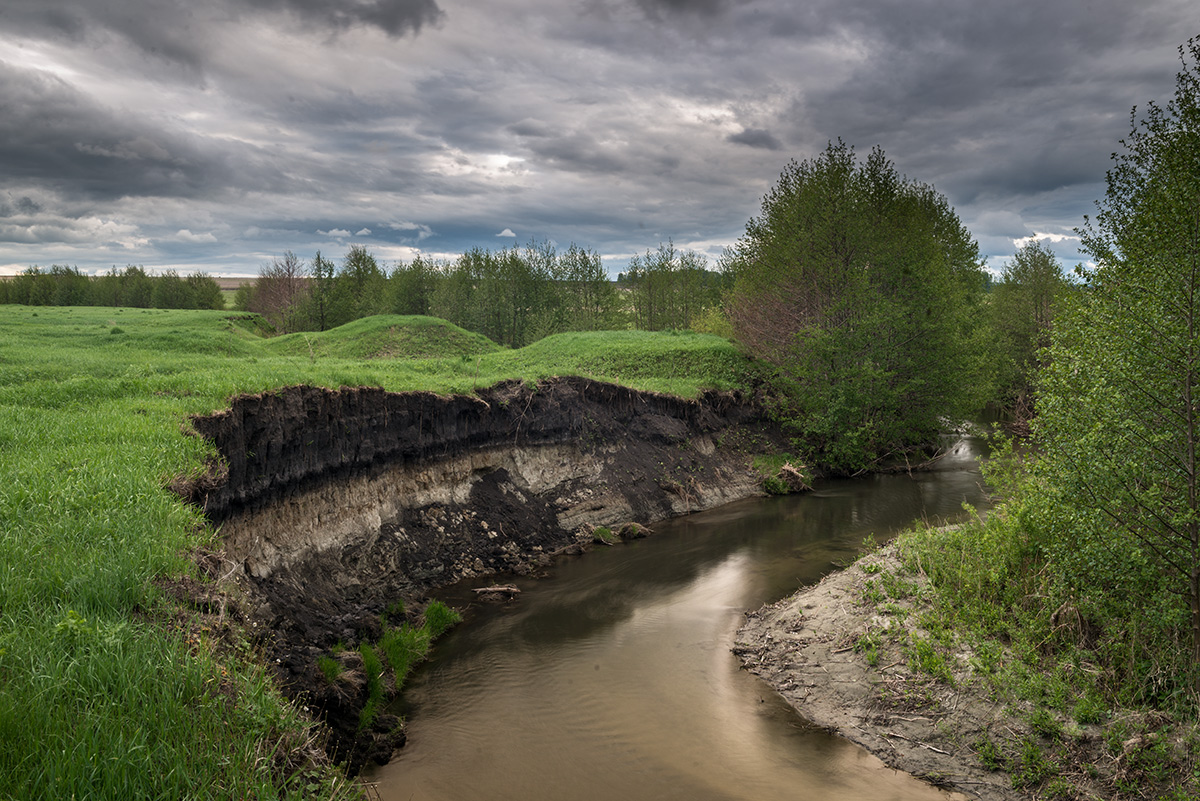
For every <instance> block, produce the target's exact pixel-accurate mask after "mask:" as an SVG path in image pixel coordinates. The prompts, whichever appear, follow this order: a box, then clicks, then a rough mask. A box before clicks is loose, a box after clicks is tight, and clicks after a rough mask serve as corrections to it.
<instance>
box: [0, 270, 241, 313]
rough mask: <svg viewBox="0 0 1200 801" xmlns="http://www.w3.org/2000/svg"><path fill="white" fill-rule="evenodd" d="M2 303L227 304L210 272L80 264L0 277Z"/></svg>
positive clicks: (178, 306) (147, 306)
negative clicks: (90, 270)
mask: <svg viewBox="0 0 1200 801" xmlns="http://www.w3.org/2000/svg"><path fill="white" fill-rule="evenodd" d="M0 303H22V304H24V305H26V306H132V307H135V308H142V309H224V308H225V296H224V295H222V294H221V287H220V286H219V285H218V284H217V282H216V280H214V279H213V278H212V277H211V276H208V275H205V274H204V273H195V274H193V275H188V276H180V275H179V274H178V273H176V272H175V271H173V270H168V271H166V272H165V273H163V274H162V275H150V274H149V273H147V272H146V271H145V270H144V269H143V268H141V267H126V268H125V269H123V270H117V269H113V270H112V271H111V272H107V273H102V274H101V275H86V274H84V273H81V272H79V269H78V268H76V267H63V266H60V265H57V264H56V265H54V266H53V267H51V268H49V269H48V270H43V269H42V268H40V267H30V268H29V269H27V270H25V271H24V272H23V273H21V274H20V275H17V276H14V277H13V278H12V279H10V280H8V281H0Z"/></svg>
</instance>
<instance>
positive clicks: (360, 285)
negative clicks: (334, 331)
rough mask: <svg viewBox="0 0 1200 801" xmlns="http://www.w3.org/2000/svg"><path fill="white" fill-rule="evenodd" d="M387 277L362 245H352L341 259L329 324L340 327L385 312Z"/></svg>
mask: <svg viewBox="0 0 1200 801" xmlns="http://www.w3.org/2000/svg"><path fill="white" fill-rule="evenodd" d="M386 282H387V276H386V275H384V273H383V270H381V269H380V268H379V263H378V262H377V261H375V257H374V256H372V255H371V253H370V251H368V250H367V249H366V248H365V247H363V246H362V245H351V246H350V250H349V251H347V252H346V255H345V256H344V257H343V258H342V268H341V270H340V271H338V274H337V276H336V278H335V280H334V285H333V291H332V293H331V302H330V326H331V327H333V326H339V325H343V324H345V323H348V322H350V321H351V320H357V319H358V318H360V317H367V316H369V315H372V314H379V313H381V312H383V311H385V308H384V297H385V292H384V290H385V288H386V286H387V284H386Z"/></svg>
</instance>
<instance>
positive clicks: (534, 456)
mask: <svg viewBox="0 0 1200 801" xmlns="http://www.w3.org/2000/svg"><path fill="white" fill-rule="evenodd" d="M193 424H194V427H195V430H196V432H197V433H198V434H200V435H202V436H205V437H207V438H209V439H211V440H212V441H213V443H214V444H215V446H216V448H217V450H218V452H219V454H220V458H219V460H218V461H217V462H216V463H214V464H213V466H212V469H211V470H210V471H209V472H208V474H207V475H204V476H201V477H198V478H195V479H193V480H192V481H190V482H188V483H186V485H183V486H181V487H180V491H181V492H182V493H183V494H185V495H186V496H187V497H189V498H190V499H191V500H192V501H193V502H195V503H197V504H198V505H200V506H201V507H202V508H203V509H204V510H205V513H206V514H207V515H208V517H209V519H210V520H212V521H213V522H214V523H215V524H218V525H220V527H221V542H222V544H223V549H224V550H223V552H221V553H219V554H215V555H213V558H214V559H218V560H220V561H221V562H222V566H221V568H220V569H219V570H218V571H214V572H216V573H218V574H220V575H223V576H225V577H226V578H227V580H228V581H232V582H236V584H237V588H238V590H237V591H238V592H239V593H240V595H241V596H242V598H241V603H240V607H241V608H242V609H243V610H245V613H246V615H247V618H248V622H249V623H250V625H251V627H252V628H255V629H257V630H258V631H262V632H266V634H264V635H263V636H262V642H263V645H264V647H265V648H266V649H267V652H268V655H269V657H271V661H272V663H273V664H274V665H275V666H276V670H277V674H278V676H277V677H278V679H279V682H280V684H281V686H282V687H283V688H284V689H285V690H286V691H287V692H288V693H289V694H291V695H293V696H294V697H297V698H300V697H303V698H304V699H305V703H307V704H309V705H310V706H313V707H314V708H315V711H316V712H317V714H318V715H320V716H321V717H323V718H324V719H325V720H326V721H327V722H328V723H329V724H330V726H331V727H332V728H333V730H334V732H335V736H334V738H333V742H332V747H331V750H332V752H333V753H334V755H335V758H336V759H338V760H339V761H346V762H348V763H349V764H350V765H351V766H352V768H357V767H358V766H360V765H362V764H363V763H364V762H365V761H367V760H376V761H379V760H383V759H386V758H387V757H388V756H389V755H390V753H391V750H392V749H393V747H394V746H396V745H398V744H399V743H400V742H402V741H403V732H402V729H400V728H399V727H398V721H397V720H396V719H395V718H392V717H390V716H387V715H380V716H378V717H377V718H376V719H375V720H374V721H373V724H372V725H371V726H367V727H364V726H362V725H360V723H361V719H360V712H361V709H362V708H363V706H364V705H365V704H366V703H367V701H368V695H367V689H366V685H367V684H369V682H367V681H362V680H358V679H357V678H356V677H357V676H359V675H360V674H361V673H362V667H363V666H362V665H361V664H360V663H359V662H356V661H355V660H354V659H353V658H352V657H353V652H354V649H355V648H356V646H357V645H358V644H359V643H361V642H374V641H375V640H376V639H377V638H379V637H380V635H381V633H382V631H381V630H382V626H383V622H382V618H383V616H384V615H390V618H389V622H390V623H392V624H396V623H398V622H399V621H398V620H397V616H398V614H399V613H398V612H397V610H398V609H400V608H401V607H403V608H404V609H405V611H406V613H407V617H408V619H409V620H410V621H411V620H414V619H415V613H416V612H417V611H418V610H419V607H420V602H421V600H422V599H423V598H424V597H425V596H426V595H427V593H428V592H429V591H430V590H432V589H434V588H437V587H441V586H445V585H448V584H451V583H454V582H456V581H460V580H462V579H470V578H482V577H485V576H489V575H492V574H495V573H499V572H505V573H514V574H528V573H530V572H535V571H538V570H541V569H543V568H545V567H547V566H548V565H549V564H550V563H551V561H552V559H553V557H554V556H555V555H556V554H560V553H564V552H565V553H571V552H579V551H580V550H581V549H582V548H584V547H586V546H587V545H588V544H589V543H590V542H591V540H592V537H593V530H594V528H595V527H597V526H605V527H611V528H614V529H616V528H618V527H620V526H621V525H622V524H624V523H630V522H634V523H639V524H648V523H653V522H655V521H658V520H662V519H665V518H668V517H673V516H677V515H682V514H686V513H688V512H694V511H699V510H703V509H709V508H712V507H715V506H720V505H723V504H726V503H729V502H730V501H734V500H737V499H740V498H745V497H748V496H752V495H755V494H758V493H759V492H760V491H761V490H760V481H761V477H760V476H759V475H758V474H757V473H755V472H754V471H753V470H751V469H750V461H751V458H752V457H753V456H754V455H755V454H758V453H764V452H772V451H775V450H778V449H781V448H782V443H783V439H782V437H781V435H780V434H779V432H778V431H777V430H776V429H775V427H774V426H773V425H772V424H771V422H770V421H769V420H768V418H767V416H766V415H765V413H764V412H763V411H762V409H761V407H760V406H759V405H758V404H757V403H755V402H754V399H752V398H749V397H746V396H744V395H740V394H735V393H718V392H710V393H706V394H704V395H703V396H701V397H700V398H698V399H696V400H685V399H681V398H676V397H671V396H665V395H657V394H654V393H645V392H637V391H634V390H630V389H627V388H624V387H619V386H615V385H612V384H604V383H600V382H595V381H589V380H586V379H576V378H563V379H550V380H546V381H543V382H541V383H540V384H539V385H537V386H530V385H526V384H523V383H520V382H509V383H505V384H501V385H498V386H496V387H492V388H490V389H487V390H481V391H479V392H478V393H476V394H475V395H473V396H439V395H434V394H432V393H386V392H384V391H382V390H378V389H370V388H356V389H345V388H344V389H342V390H337V391H334V390H325V389H319V388H313V387H292V388H288V389H284V390H279V391H277V392H272V393H267V394H263V395H255V396H245V397H241V398H237V399H234V401H233V402H232V405H231V407H230V409H228V410H227V411H224V412H221V413H218V414H215V415H211V416H207V417H201V418H196V419H195V420H194V421H193ZM323 657H325V658H328V659H334V660H337V661H339V663H340V664H341V668H339V669H340V670H342V676H343V677H345V678H338V679H337V680H334V681H331V680H330V679H329V677H328V675H327V674H325V673H323V672H322V670H321V669H320V667H319V661H320V660H321V659H322V658H323ZM327 664H328V663H327Z"/></svg>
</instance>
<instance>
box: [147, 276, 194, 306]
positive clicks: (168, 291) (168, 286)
mask: <svg viewBox="0 0 1200 801" xmlns="http://www.w3.org/2000/svg"><path fill="white" fill-rule="evenodd" d="M150 302H151V304H152V305H153V306H154V308H156V309H194V308H196V293H195V291H193V289H192V287H191V285H190V284H188V282H187V281H185V280H184V279H182V278H180V277H179V273H177V272H175V271H174V270H167V271H166V272H164V273H163V274H162V275H160V276H159V277H158V278H156V279H154V292H153V294H152V295H151V301H150Z"/></svg>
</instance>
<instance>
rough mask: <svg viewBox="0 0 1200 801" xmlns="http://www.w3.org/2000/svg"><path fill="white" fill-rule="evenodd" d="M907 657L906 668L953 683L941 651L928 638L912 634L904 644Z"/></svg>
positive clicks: (951, 673)
mask: <svg viewBox="0 0 1200 801" xmlns="http://www.w3.org/2000/svg"><path fill="white" fill-rule="evenodd" d="M904 653H905V655H906V656H907V657H908V669H909V670H911V671H913V672H914V673H924V674H925V675H927V676H932V677H933V678H935V679H938V680H939V681H943V682H945V683H946V684H949V685H951V686H953V685H954V674H953V672H951V670H950V666H949V665H947V664H946V660H945V657H943V656H942V653H941V651H940V650H939V649H938V648H937V646H935V645H934V643H932V642H931V641H930V640H928V639H926V638H924V637H921V636H918V635H914V636H912V637H910V638H909V640H908V642H907V643H906V644H905V646H904Z"/></svg>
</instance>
